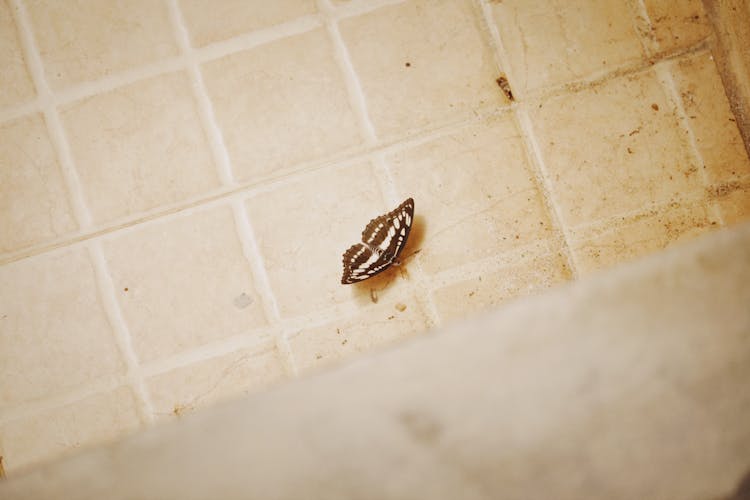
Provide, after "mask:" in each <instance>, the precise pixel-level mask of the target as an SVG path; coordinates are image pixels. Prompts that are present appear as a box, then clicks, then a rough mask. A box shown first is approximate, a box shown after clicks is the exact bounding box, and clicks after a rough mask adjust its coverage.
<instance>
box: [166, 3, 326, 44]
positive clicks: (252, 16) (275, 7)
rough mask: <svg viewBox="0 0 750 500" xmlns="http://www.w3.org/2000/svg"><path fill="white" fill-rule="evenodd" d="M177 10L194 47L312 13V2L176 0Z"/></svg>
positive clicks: (313, 9)
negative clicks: (178, 5) (178, 2)
mask: <svg viewBox="0 0 750 500" xmlns="http://www.w3.org/2000/svg"><path fill="white" fill-rule="evenodd" d="M180 8H181V9H182V15H183V17H184V18H185V23H186V24H187V27H188V32H189V33H190V38H191V39H192V42H193V45H194V46H196V47H202V46H204V45H208V44H209V43H213V42H218V41H221V40H226V39H228V38H232V37H235V36H237V35H241V34H243V33H248V32H251V31H255V30H259V29H263V28H268V27H270V26H273V25H275V24H281V23H283V22H286V21H291V20H292V19H294V18H297V17H301V16H305V15H309V14H314V13H315V12H316V7H315V0H274V1H273V2H269V1H268V0H216V1H212V2H205V1H203V0H180Z"/></svg>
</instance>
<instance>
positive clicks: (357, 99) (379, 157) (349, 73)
mask: <svg viewBox="0 0 750 500" xmlns="http://www.w3.org/2000/svg"><path fill="white" fill-rule="evenodd" d="M318 8H319V9H320V10H321V11H322V12H323V13H324V14H326V15H327V18H328V20H327V22H326V28H327V29H328V34H329V36H330V37H331V39H332V41H333V44H334V51H335V57H336V60H337V62H338V63H339V67H340V69H341V71H342V73H343V75H344V79H345V80H346V88H347V91H348V92H347V93H348V94H349V100H350V102H351V105H352V107H353V109H354V112H355V113H356V115H357V118H358V121H359V124H360V128H361V130H362V134H363V135H364V136H365V139H366V141H367V144H368V145H375V144H377V135H376V133H375V127H374V126H373V123H372V120H371V119H370V113H369V110H368V107H367V99H366V98H365V94H364V91H363V90H362V85H361V83H360V81H359V78H358V76H357V73H356V71H355V70H354V64H353V63H352V61H351V56H350V54H349V51H348V49H347V47H346V44H345V43H344V40H343V38H342V36H341V31H340V30H339V28H338V23H337V22H336V21H335V20H333V19H332V18H331V12H332V10H333V7H332V5H331V4H330V1H329V0H318ZM370 161H371V162H372V163H373V164H375V166H376V169H377V170H378V171H379V172H380V173H381V174H382V175H380V176H378V178H379V179H380V180H381V184H382V185H381V195H385V197H386V198H387V199H388V200H389V201H391V202H392V203H390V204H389V205H392V204H395V203H400V201H401V200H398V199H397V198H398V197H397V192H398V190H397V189H396V185H395V182H394V179H393V176H392V175H391V172H390V170H389V168H388V164H387V162H386V161H385V158H384V156H383V154H382V153H375V154H373V155H371V158H370ZM389 210H390V208H389ZM413 263H414V267H415V268H416V270H417V273H416V280H415V283H414V284H413V285H412V289H413V290H414V291H415V292H416V293H417V298H418V299H419V298H421V299H422V300H423V301H424V304H423V305H425V306H426V312H427V319H428V321H430V322H431V324H430V325H428V326H439V325H440V324H441V321H440V315H439V313H438V311H437V306H436V305H435V302H434V301H433V300H432V295H431V294H430V291H429V290H428V288H427V286H426V285H425V279H426V278H425V273H424V271H423V270H422V266H421V264H420V263H419V261H418V260H417V259H415V260H414V261H413Z"/></svg>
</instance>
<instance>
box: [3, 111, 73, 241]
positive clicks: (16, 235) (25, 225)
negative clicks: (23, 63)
mask: <svg viewBox="0 0 750 500" xmlns="http://www.w3.org/2000/svg"><path fill="white" fill-rule="evenodd" d="M0 221H1V222H0V252H10V251H13V250H18V249H21V248H24V247H28V246H31V245H34V244H37V243H42V242H45V241H49V240H53V239H55V238H56V237H58V236H62V235H64V234H66V233H70V232H72V231H73V230H75V229H76V227H77V224H76V222H75V220H74V218H73V213H72V210H71V206H70V204H69V201H68V193H67V190H66V188H65V183H64V180H63V176H62V172H61V171H60V165H59V164H58V162H57V158H56V157H55V150H54V148H53V147H52V144H51V143H50V139H49V136H48V135H47V128H46V127H45V124H44V119H43V118H42V117H41V116H40V115H32V116H29V117H25V118H20V119H18V120H16V121H13V122H9V123H4V124H1V125H0Z"/></svg>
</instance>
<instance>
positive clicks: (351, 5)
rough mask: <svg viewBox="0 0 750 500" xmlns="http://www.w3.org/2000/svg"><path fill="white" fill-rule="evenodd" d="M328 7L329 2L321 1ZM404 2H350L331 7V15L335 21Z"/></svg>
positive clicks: (389, 0)
mask: <svg viewBox="0 0 750 500" xmlns="http://www.w3.org/2000/svg"><path fill="white" fill-rule="evenodd" d="M322 1H323V2H326V3H328V4H329V5H330V0H322ZM405 2H406V0H350V1H349V2H347V3H345V4H343V5H340V6H338V7H331V9H332V11H331V15H332V16H333V17H335V18H336V19H345V18H348V17H356V16H361V15H363V14H367V13H370V12H372V11H375V10H378V9H382V8H383V7H390V6H391V5H398V4H402V3H405Z"/></svg>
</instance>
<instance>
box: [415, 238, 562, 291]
mask: <svg viewBox="0 0 750 500" xmlns="http://www.w3.org/2000/svg"><path fill="white" fill-rule="evenodd" d="M560 240H561V238H559V237H550V238H546V239H543V240H535V241H532V242H530V243H527V244H525V245H522V246H519V247H515V248H511V249H509V250H506V251H504V252H502V253H498V254H494V255H491V256H489V257H485V258H483V259H477V260H472V261H468V262H465V263H463V264H458V265H456V266H453V267H450V268H448V269H444V270H442V271H439V272H437V273H436V274H434V275H433V276H431V277H430V279H429V289H430V290H431V291H435V290H439V289H441V288H444V287H446V286H450V285H454V284H456V283H461V282H464V281H467V280H471V279H476V278H477V277H481V276H483V275H487V274H493V273H496V272H498V271H501V270H503V269H508V268H511V267H514V266H517V265H519V264H526V263H528V262H531V261H532V260H533V259H536V258H543V257H547V256H550V255H553V254H557V253H558V252H559V251H560V247H561V246H562V244H563V243H562V242H561V241H560Z"/></svg>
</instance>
